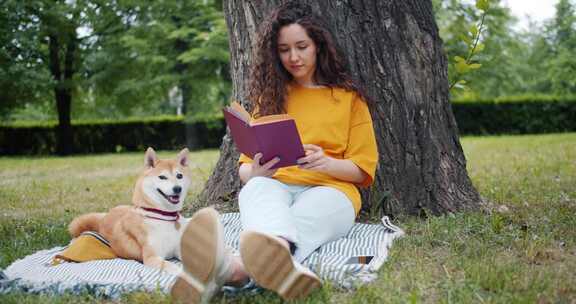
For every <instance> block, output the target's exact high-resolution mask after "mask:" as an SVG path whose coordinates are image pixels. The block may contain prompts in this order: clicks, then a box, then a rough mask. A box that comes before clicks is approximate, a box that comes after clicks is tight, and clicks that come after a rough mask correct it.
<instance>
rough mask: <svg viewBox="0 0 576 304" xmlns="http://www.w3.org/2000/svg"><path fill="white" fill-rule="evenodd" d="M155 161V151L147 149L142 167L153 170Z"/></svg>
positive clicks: (150, 148)
mask: <svg viewBox="0 0 576 304" xmlns="http://www.w3.org/2000/svg"><path fill="white" fill-rule="evenodd" d="M157 161H158V157H157V156H156V151H154V149H152V147H148V150H146V155H145V156H144V166H146V168H153V167H154V165H155V164H156V162H157Z"/></svg>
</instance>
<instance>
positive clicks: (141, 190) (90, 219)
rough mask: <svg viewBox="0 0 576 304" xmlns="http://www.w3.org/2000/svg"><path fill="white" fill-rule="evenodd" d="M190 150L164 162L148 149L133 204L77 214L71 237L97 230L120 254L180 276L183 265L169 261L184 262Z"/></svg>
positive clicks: (71, 224)
mask: <svg viewBox="0 0 576 304" xmlns="http://www.w3.org/2000/svg"><path fill="white" fill-rule="evenodd" d="M188 154H189V151H188V149H183V150H182V151H180V153H179V154H178V155H177V156H176V158H175V159H171V160H164V159H162V160H160V159H158V158H157V156H156V152H155V151H154V150H153V149H152V148H148V150H147V151H146V154H145V157H144V164H145V168H144V171H143V172H142V173H141V174H140V176H139V177H138V179H137V181H136V186H135V187H134V192H133V195H132V206H128V205H123V206H118V207H115V208H112V209H110V211H109V212H108V213H89V214H84V215H81V216H79V217H77V218H75V219H74V220H72V222H71V223H70V225H69V226H68V231H69V232H70V234H71V235H72V237H77V236H79V235H80V234H81V233H82V232H84V231H96V232H98V233H100V234H101V235H102V236H104V238H106V239H107V240H108V241H109V242H110V247H111V248H112V250H113V251H114V253H115V254H116V255H117V256H119V257H121V258H125V259H133V260H138V261H141V262H143V263H144V265H147V266H151V267H155V268H158V269H162V270H164V271H167V272H169V273H172V274H174V275H178V274H179V273H180V272H181V268H180V267H178V266H177V265H176V264H173V263H171V262H169V261H167V260H166V259H170V258H173V257H176V258H178V259H180V260H182V258H181V252H180V246H181V238H182V233H183V231H184V229H185V228H186V225H187V224H188V222H189V219H187V218H184V217H182V216H181V215H180V211H181V210H182V204H183V203H184V200H185V199H186V194H187V192H188V188H189V185H190V173H189V170H188V163H189V156H188Z"/></svg>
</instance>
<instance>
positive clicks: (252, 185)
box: [238, 176, 279, 208]
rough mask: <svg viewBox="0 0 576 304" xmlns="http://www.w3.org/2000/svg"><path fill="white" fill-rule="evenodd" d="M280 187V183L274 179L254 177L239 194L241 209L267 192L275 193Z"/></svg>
mask: <svg viewBox="0 0 576 304" xmlns="http://www.w3.org/2000/svg"><path fill="white" fill-rule="evenodd" d="M278 186H279V185H278V181H276V180H275V179H273V178H270V177H264V176H255V177H252V178H251V179H250V180H248V182H247V183H246V184H245V185H244V186H243V187H242V189H240V193H238V204H239V207H240V208H242V205H244V204H246V202H249V201H254V200H255V199H256V198H258V197H261V196H262V195H263V194H264V193H265V192H270V191H274V189H275V188H276V187H278Z"/></svg>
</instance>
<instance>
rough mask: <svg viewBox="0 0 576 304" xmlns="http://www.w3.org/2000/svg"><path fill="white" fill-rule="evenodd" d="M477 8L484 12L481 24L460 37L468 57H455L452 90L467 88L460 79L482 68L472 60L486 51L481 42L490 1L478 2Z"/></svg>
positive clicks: (472, 26) (473, 25) (472, 27)
mask: <svg viewBox="0 0 576 304" xmlns="http://www.w3.org/2000/svg"><path fill="white" fill-rule="evenodd" d="M476 8H477V9H478V10H480V11H481V12H482V13H481V17H480V22H479V24H476V23H473V24H472V25H471V26H470V28H469V32H468V33H466V34H463V35H461V36H460V38H461V39H462V41H463V42H464V44H465V46H466V56H465V57H461V56H454V63H453V71H455V73H454V74H453V75H452V77H451V78H452V82H451V84H450V89H452V88H465V85H466V80H464V79H460V78H461V77H462V75H464V74H466V73H469V72H471V71H473V70H477V69H479V68H480V67H481V66H482V64H481V63H477V62H473V61H472V60H473V58H474V55H477V54H478V53H480V52H482V50H483V49H484V44H483V43H482V42H480V37H481V35H482V30H483V29H484V20H485V19H486V14H487V13H488V9H489V8H490V0H476Z"/></svg>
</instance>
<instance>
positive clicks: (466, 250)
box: [0, 133, 576, 303]
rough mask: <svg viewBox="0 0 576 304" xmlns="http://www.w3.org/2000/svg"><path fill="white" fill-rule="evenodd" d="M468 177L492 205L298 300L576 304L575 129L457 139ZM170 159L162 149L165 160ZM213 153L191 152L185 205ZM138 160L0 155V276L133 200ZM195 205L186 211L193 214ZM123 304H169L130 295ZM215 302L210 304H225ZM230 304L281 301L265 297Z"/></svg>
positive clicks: (415, 225) (421, 231) (426, 230)
mask: <svg viewBox="0 0 576 304" xmlns="http://www.w3.org/2000/svg"><path fill="white" fill-rule="evenodd" d="M462 144H463V148H464V151H465V154H466V157H467V160H468V170H469V174H470V177H471V178H472V180H473V182H474V184H475V186H476V187H477V189H478V191H479V192H480V193H481V195H482V196H483V197H484V198H485V199H486V200H487V201H488V202H489V205H490V206H491V208H489V209H487V210H484V211H479V212H475V213H461V214H454V215H446V216H440V217H432V218H428V219H419V218H413V217H401V218H399V219H398V220H397V224H399V225H400V226H402V227H403V228H404V229H405V230H406V232H407V235H406V237H404V238H402V239H400V240H399V241H398V242H396V243H395V245H394V247H393V249H392V251H391V256H390V259H389V261H388V262H387V263H386V264H385V265H384V267H383V268H382V270H381V272H380V277H379V279H378V280H377V282H375V283H373V284H370V285H367V286H364V287H361V288H359V289H358V290H356V291H355V292H343V291H341V290H338V289H336V288H334V287H331V286H330V285H329V284H327V285H326V286H325V287H324V288H322V289H321V290H319V291H317V292H315V293H313V294H312V296H311V297H310V298H309V299H307V300H306V301H305V302H307V303H325V302H333V303H406V302H409V303H420V302H425V303H437V302H440V303H468V302H475V303H533V302H541V303H574V302H575V301H576V271H575V270H576V187H575V186H576V133H571V134H554V135H540V136H501V137H500V136H499V137H466V138H464V139H463V140H462ZM173 155H175V152H172V151H169V152H161V153H160V156H161V157H171V156H173ZM217 157H218V151H200V152H194V153H192V154H191V158H192V162H193V165H192V172H193V175H194V180H193V183H194V184H193V186H192V192H193V194H192V195H191V196H190V197H189V198H188V199H187V202H188V204H192V203H193V202H194V196H195V194H197V193H199V191H200V190H201V189H202V187H203V184H204V182H205V181H206V179H207V178H208V175H209V174H210V171H211V168H212V167H213V166H214V164H215V162H216V160H217ZM142 164H143V153H133V154H110V155H95V156H81V157H67V158H55V157H42V158H14V157H0V208H1V210H2V211H0V248H1V249H0V268H4V267H6V266H8V265H9V264H10V263H12V262H13V261H14V260H16V259H18V258H21V257H23V256H25V255H27V254H30V253H33V252H35V251H37V250H39V249H46V248H51V247H54V246H58V245H64V244H67V243H68V241H69V237H68V235H67V232H66V226H67V224H68V222H69V221H70V220H71V219H72V218H73V217H74V216H75V215H78V214H80V213H83V212H87V211H99V210H106V209H108V208H110V207H112V206H115V205H117V204H121V203H122V204H127V203H129V202H130V194H131V190H132V186H133V182H134V180H135V176H136V175H137V173H138V172H139V170H140V168H141V166H142ZM198 207H199V206H196V205H193V204H192V206H190V207H189V210H194V209H197V208H198ZM121 301H122V302H129V303H163V302H169V298H168V297H167V296H164V295H161V294H146V293H133V294H129V295H126V296H125V297H124V298H123V299H121ZM229 301H230V299H226V298H223V297H219V298H217V299H215V301H214V302H216V303H218V302H222V303H226V302H229ZM0 302H2V303H37V302H42V303H93V302H102V303H104V302H107V300H105V299H99V298H94V297H92V296H90V295H83V296H71V295H66V296H60V297H47V296H35V295H26V294H20V293H16V294H10V295H2V296H0ZM234 302H236V303H281V301H280V299H279V298H278V297H277V296H275V295H273V294H272V293H264V294H261V295H257V296H243V297H240V298H239V299H235V300H234Z"/></svg>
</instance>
